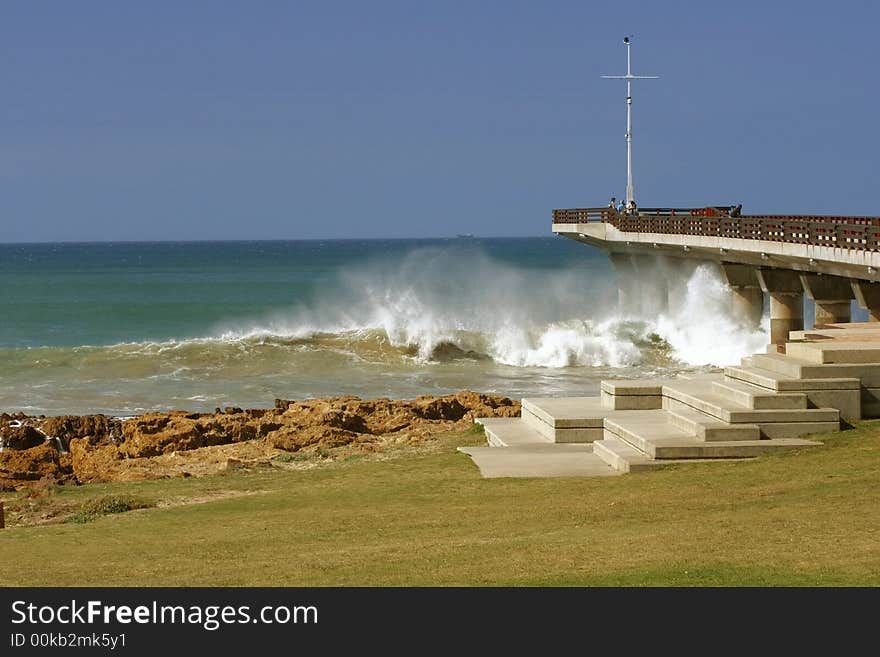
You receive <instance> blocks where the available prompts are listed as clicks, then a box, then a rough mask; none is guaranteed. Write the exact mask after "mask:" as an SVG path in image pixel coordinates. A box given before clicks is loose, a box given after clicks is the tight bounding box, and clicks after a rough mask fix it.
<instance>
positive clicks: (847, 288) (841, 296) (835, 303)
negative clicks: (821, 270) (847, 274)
mask: <svg viewBox="0 0 880 657" xmlns="http://www.w3.org/2000/svg"><path fill="white" fill-rule="evenodd" d="M801 284H802V285H803V286H804V292H806V293H807V296H808V297H810V298H811V299H812V300H813V301H815V302H816V318H815V320H814V322H813V325H814V326H822V325H823V324H836V323H838V322H848V321H850V318H851V315H852V313H851V311H850V308H851V303H850V302H851V301H852V300H853V299H854V298H855V294H854V293H853V288H852V284H851V283H850V280H849V279H848V278H841V277H839V276H820V275H818V274H801Z"/></svg>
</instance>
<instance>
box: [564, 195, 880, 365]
mask: <svg viewBox="0 0 880 657" xmlns="http://www.w3.org/2000/svg"><path fill="white" fill-rule="evenodd" d="M730 215H731V209H730V208H729V207H724V206H713V207H705V208H647V209H640V210H637V211H631V212H617V211H616V210H614V209H612V208H577V209H560V210H554V211H553V226H552V230H553V232H554V233H555V234H557V235H562V236H564V237H567V238H570V239H573V240H576V241H579V242H582V243H584V244H589V245H591V246H595V247H598V248H600V249H602V250H604V251H606V252H607V253H608V254H609V256H610V258H611V262H612V264H613V266H614V268H615V270H616V271H617V272H618V274H619V279H623V278H627V277H632V276H633V275H634V272H635V271H637V268H638V264H639V261H640V260H642V259H645V258H652V257H657V256H671V257H675V258H687V259H689V260H696V261H703V262H715V263H717V264H718V265H720V267H721V271H722V272H723V274H724V276H725V278H726V280H727V283H728V285H729V286H730V288H731V290H732V293H733V303H735V304H736V305H737V307H738V308H739V309H740V312H741V314H742V315H743V316H744V317H748V318H750V320H751V321H753V322H757V321H758V320H760V317H761V312H762V308H763V305H764V297H765V296H766V297H767V301H768V303H769V308H770V343H771V344H772V345H775V346H776V347H777V351H779V352H783V351H784V350H785V344H786V342H787V340H788V337H789V332H790V331H800V330H803V328H804V317H803V301H804V295H806V296H807V297H809V298H810V299H812V300H813V301H814V302H815V309H816V310H815V313H816V314H815V318H814V325H815V326H822V325H825V324H833V323H841V322H848V321H850V319H851V313H850V307H851V302H852V301H853V300H855V301H856V302H857V303H858V304H859V306H860V307H861V308H863V309H864V310H866V311H867V313H868V317H869V318H870V320H871V321H880V274H878V272H880V217H835V216H807V215H743V216H730ZM655 283H656V282H655ZM620 292H621V294H625V290H623V288H622V287H621V288H620ZM878 328H880V324H878Z"/></svg>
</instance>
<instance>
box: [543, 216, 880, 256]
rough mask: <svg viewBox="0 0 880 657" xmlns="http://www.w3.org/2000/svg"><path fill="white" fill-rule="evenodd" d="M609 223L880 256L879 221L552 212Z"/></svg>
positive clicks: (569, 219)
mask: <svg viewBox="0 0 880 657" xmlns="http://www.w3.org/2000/svg"><path fill="white" fill-rule="evenodd" d="M592 222H605V223H608V224H611V225H612V226H614V227H615V228H617V230H620V231H622V232H627V233H659V234H667V235H701V236H705V237H727V238H734V239H746V240H765V241H770V242H788V243H791V244H809V245H813V246H833V247H837V248H843V249H857V250H861V251H880V217H835V216H815V215H743V216H738V217H737V216H730V213H729V207H726V206H724V207H721V206H710V207H705V208H639V209H638V210H637V211H635V212H617V211H616V210H614V209H613V208H609V207H604V208H575V209H565V210H553V223H554V224H578V223H592Z"/></svg>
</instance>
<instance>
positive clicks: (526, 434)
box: [474, 417, 552, 447]
mask: <svg viewBox="0 0 880 657" xmlns="http://www.w3.org/2000/svg"><path fill="white" fill-rule="evenodd" d="M474 422H476V423H478V424H482V425H483V430H484V431H485V433H486V442H487V443H488V444H489V445H490V446H492V447H514V446H519V445H547V444H552V441H551V440H549V439H548V438H546V437H545V436H543V435H541V434H540V433H539V432H537V431H535V430H534V429H533V428H532V427H530V426H529V425H527V424H526V423H525V422H523V421H522V418H518V417H478V418H476V419H475V420H474Z"/></svg>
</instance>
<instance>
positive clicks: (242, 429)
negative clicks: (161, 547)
mask: <svg viewBox="0 0 880 657" xmlns="http://www.w3.org/2000/svg"><path fill="white" fill-rule="evenodd" d="M519 414H520V403H519V402H518V401H514V400H512V399H510V398H508V397H504V396H502V395H493V394H485V393H478V392H473V391H470V390H460V391H458V392H456V393H453V394H448V395H422V396H419V397H416V398H414V399H403V400H400V399H389V398H386V397H379V398H372V399H362V398H360V397H355V396H342V397H324V398H319V399H308V400H303V401H295V400H286V399H276V400H275V404H274V406H273V407H271V408H251V409H243V408H239V407H232V406H230V407H226V408H224V409H219V408H218V409H216V410H215V411H214V412H213V413H202V412H190V411H185V410H172V411H166V412H159V413H152V412H151V413H144V414H142V415H136V416H132V417H127V418H124V419H123V418H118V417H112V416H108V415H103V414H91V415H56V416H39V415H38V416H30V415H26V414H24V413H2V412H0V492H3V491H6V492H10V491H20V490H27V489H29V488H32V487H34V486H38V485H39V486H45V485H47V484H53V485H81V484H87V483H101V482H112V481H142V480H147V479H157V478H167V477H192V476H195V477H201V476H207V475H210V474H216V473H218V472H221V471H224V470H228V469H230V468H236V467H244V466H249V465H265V464H272V462H273V460H275V461H277V460H279V459H280V460H282V461H284V460H287V461H289V460H293V459H297V460H304V459H307V458H309V457H310V456H314V455H319V456H322V455H325V454H328V453H330V452H331V451H332V450H336V451H339V450H345V451H346V453H347V454H352V453H371V452H376V451H379V450H382V449H384V448H387V447H388V446H390V445H419V444H424V443H425V442H427V441H430V439H431V435H432V434H435V433H439V432H444V431H450V430H456V429H464V428H466V427H468V426H470V425H472V424H473V421H474V418H476V417H516V416H518V415H519Z"/></svg>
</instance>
